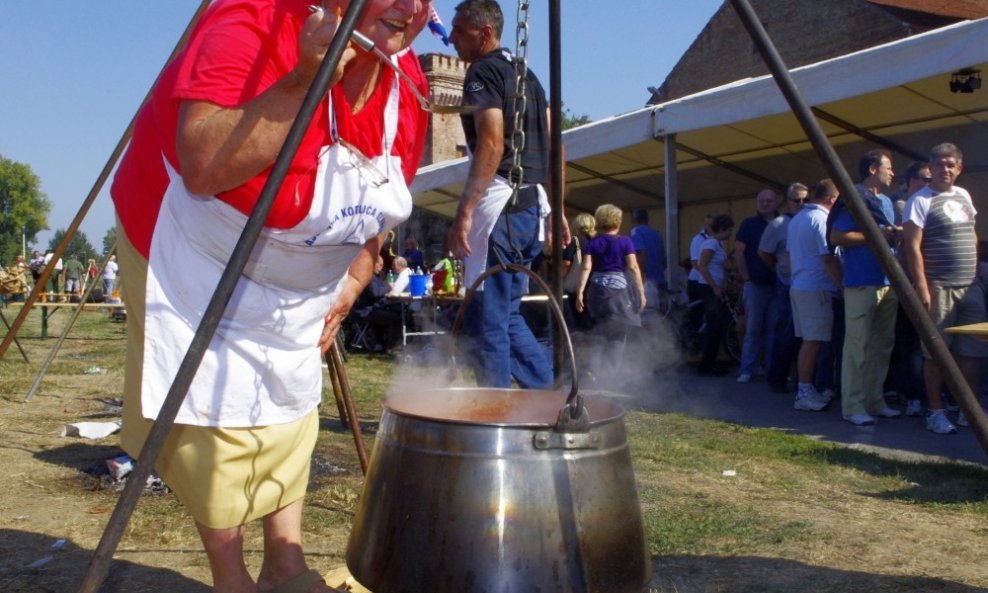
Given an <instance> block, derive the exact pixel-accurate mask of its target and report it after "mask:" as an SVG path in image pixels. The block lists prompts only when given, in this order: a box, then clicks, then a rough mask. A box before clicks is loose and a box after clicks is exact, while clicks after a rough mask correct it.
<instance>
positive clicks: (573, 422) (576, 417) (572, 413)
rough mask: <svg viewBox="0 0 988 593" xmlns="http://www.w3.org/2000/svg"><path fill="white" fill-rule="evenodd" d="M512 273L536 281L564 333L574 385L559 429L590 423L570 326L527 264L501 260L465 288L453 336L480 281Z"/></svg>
mask: <svg viewBox="0 0 988 593" xmlns="http://www.w3.org/2000/svg"><path fill="white" fill-rule="evenodd" d="M502 271H503V272H507V273H515V272H523V273H525V274H528V277H529V278H531V279H532V280H534V281H535V283H536V284H537V285H538V286H539V288H541V289H542V292H543V293H544V294H545V296H546V297H547V298H548V299H549V301H548V302H549V308H550V309H552V313H553V315H554V316H555V317H556V322H557V324H558V325H559V329H560V332H561V333H562V336H563V343H564V344H565V346H566V350H567V352H569V362H570V375H571V377H572V379H573V385H572V387H571V389H570V392H569V396H567V398H566V403H565V404H564V405H563V409H562V410H560V412H559V423H558V427H559V428H560V429H561V430H567V429H568V430H578V429H580V428H584V427H586V426H587V425H589V419H588V416H587V410H586V408H585V407H584V405H583V397H581V396H580V395H578V392H579V390H580V386H579V378H578V376H577V372H576V354H575V352H574V350H573V340H572V339H571V338H570V335H569V328H568V327H566V318H565V317H564V316H563V309H562V307H560V305H559V301H557V300H556V297H555V295H553V294H552V289H551V288H549V285H548V284H546V282H545V280H543V279H542V278H541V277H540V276H539V275H538V274H536V273H535V272H533V271H532V270H530V269H528V267H526V266H523V265H521V264H513V263H502V264H499V265H496V266H493V267H490V268H487V270H485V271H484V273H483V274H481V275H480V277H478V278H477V279H476V280H474V282H473V284H472V285H471V286H470V288H469V289H468V290H467V292H466V295H464V297H463V304H462V305H461V306H460V310H459V312H457V314H456V319H455V320H454V321H453V331H452V333H453V335H454V336H456V335H457V334H458V333H459V331H460V326H461V325H462V324H463V316H464V314H465V311H466V310H467V306H469V305H470V301H472V300H473V297H474V294H476V292H477V288H478V287H479V286H480V284H481V283H482V282H483V281H484V280H486V279H487V278H488V277H490V276H493V275H494V274H497V273H499V272H502Z"/></svg>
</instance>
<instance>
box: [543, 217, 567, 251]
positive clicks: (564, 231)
mask: <svg viewBox="0 0 988 593" xmlns="http://www.w3.org/2000/svg"><path fill="white" fill-rule="evenodd" d="M559 235H560V237H562V241H563V242H562V244H560V246H559V248H560V249H563V248H565V247H566V246H567V245H569V242H570V241H572V240H573V236H572V235H571V234H570V231H569V221H568V220H566V217H565V216H563V229H562V233H560V234H559ZM555 236H556V234H555V233H553V229H552V216H550V217H549V224H548V232H547V233H546V245H548V246H549V247H552V241H553V239H554V238H555Z"/></svg>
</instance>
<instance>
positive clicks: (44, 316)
mask: <svg viewBox="0 0 988 593" xmlns="http://www.w3.org/2000/svg"><path fill="white" fill-rule="evenodd" d="M7 306H8V307H11V308H15V307H23V306H24V303H7ZM80 306H81V307H82V309H83V310H84V311H86V310H96V311H100V310H107V311H112V310H114V309H125V308H126V306H127V305H125V304H124V303H54V302H50V301H49V302H44V303H43V302H40V301H38V302H35V303H34V308H40V309H41V339H42V340H45V339H47V338H48V318H49V317H50V316H51V314H50V313H49V312H48V309H53V310H54V311H57V310H58V309H63V308H66V307H70V308H73V309H75V308H78V307H80Z"/></svg>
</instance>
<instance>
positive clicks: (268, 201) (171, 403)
mask: <svg viewBox="0 0 988 593" xmlns="http://www.w3.org/2000/svg"><path fill="white" fill-rule="evenodd" d="M367 1H368V0H352V2H351V3H350V6H349V7H347V9H346V13H345V14H344V15H343V20H342V21H340V24H339V28H338V29H337V30H336V34H335V35H334V37H333V41H332V42H331V43H330V44H329V49H328V50H327V51H326V56H325V57H324V58H323V61H322V64H321V65H320V66H319V71H318V73H317V74H316V78H315V80H314V81H313V82H312V86H311V87H310V88H309V91H308V92H307V93H306V95H305V99H304V100H303V101H302V106H301V107H300V108H299V111H298V115H297V116H296V117H295V121H294V123H293V124H292V127H291V128H290V129H289V131H288V136H287V137H286V138H285V142H284V144H283V145H282V147H281V151H280V152H279V153H278V158H277V159H275V162H274V165H273V166H272V167H271V172H270V174H269V175H268V179H267V181H266V182H265V183H264V187H263V188H262V189H261V194H260V196H259V197H258V199H257V204H256V205H255V206H254V209H253V211H252V212H251V214H250V217H248V219H247V222H246V223H245V224H244V230H243V232H242V233H241V235H240V238H239V239H238V240H237V244H236V246H235V247H234V248H233V253H231V254H230V260H229V261H228V262H227V265H226V268H225V269H224V270H223V274H222V275H221V276H220V280H219V282H218V283H217V285H216V291H215V292H214V293H213V296H212V298H211V299H210V301H209V304H208V305H207V306H206V310H205V311H204V312H203V315H202V319H201V320H200V322H199V327H198V328H197V329H196V333H195V335H194V336H193V338H192V343H191V344H190V345H189V349H188V351H187V352H186V353H185V358H183V359H182V363H181V364H180V365H179V368H178V371H177V372H176V375H175V381H174V382H173V383H172V385H171V387H170V388H169V389H168V395H166V396H165V401H164V403H162V405H161V410H160V411H159V412H158V417H157V419H156V420H155V421H154V424H153V425H152V426H151V431H150V433H149V434H148V436H147V440H146V441H145V442H144V446H143V447H142V448H141V452H140V455H138V458H137V463H136V464H135V466H134V470H133V471H132V472H131V473H130V475H129V476H128V478H127V485H126V486H125V487H124V490H123V492H122V493H121V494H120V498H119V499H118V500H117V505H116V506H115V507H114V509H113V514H112V515H110V519H109V521H108V522H107V525H106V529H105V530H104V531H103V536H102V537H101V538H100V541H99V545H97V547H96V551H95V552H93V558H92V559H91V561H90V563H89V567H88V568H87V569H86V574H85V576H84V577H83V581H82V584H81V585H80V587H79V591H78V593H96V591H97V590H98V589H99V587H100V585H101V584H102V583H103V581H104V580H105V579H106V575H107V572H109V568H110V562H111V561H112V560H113V553H114V551H115V550H116V549H117V544H118V543H119V542H120V538H121V536H123V532H124V529H126V527H127V523H128V521H129V520H130V515H131V513H132V512H133V510H134V507H135V506H136V505H137V500H138V499H139V498H140V496H141V492H142V491H143V490H144V484H145V482H146V481H147V479H148V477H149V476H150V475H151V470H152V468H153V467H154V463H155V461H156V460H157V458H158V454H159V453H160V452H161V449H162V448H163V447H164V444H165V439H166V438H167V437H168V433H169V432H170V431H171V427H172V425H173V424H174V423H175V418H176V416H178V411H179V408H181V406H182V402H183V401H184V400H185V394H186V393H187V392H188V390H189V387H190V386H191V385H192V380H193V378H194V377H195V374H196V371H197V370H198V369H199V364H200V363H201V362H202V359H203V357H204V356H205V354H206V350H207V349H208V348H209V343H210V341H212V339H213V334H215V333H216V328H217V327H218V326H219V323H220V320H221V319H222V316H223V312H224V311H225V310H226V306H227V304H228V303H229V301H230V298H232V296H233V291H234V289H235V288H236V286H237V283H238V282H239V280H240V277H241V275H242V274H243V271H244V268H245V267H246V266H247V259H248V257H249V256H250V252H251V250H252V249H253V248H254V245H255V244H256V243H257V238H258V237H259V236H260V233H261V230H262V229H263V228H264V221H265V220H266V219H267V217H268V213H269V212H270V211H271V206H272V205H273V204H274V199H275V197H277V195H278V190H279V188H280V187H281V184H282V182H283V181H284V180H285V176H286V175H287V173H288V169H289V167H290V166H291V163H292V159H293V158H294V157H295V153H296V151H297V150H298V147H299V145H300V144H301V143H302V136H303V135H304V134H305V131H306V130H307V129H308V127H309V123H310V122H311V121H312V116H313V115H314V114H315V112H316V109H317V108H318V107H319V103H320V101H321V100H322V98H323V96H324V95H325V94H326V91H327V90H328V89H329V83H330V80H331V79H332V76H333V72H334V71H335V70H336V66H337V65H338V64H339V62H340V58H341V57H342V56H343V50H344V49H346V47H347V45H348V44H349V43H350V36H351V35H352V34H353V31H354V29H355V28H356V25H357V19H358V18H359V17H360V15H361V14H362V13H363V12H364V7H365V6H366V5H367Z"/></svg>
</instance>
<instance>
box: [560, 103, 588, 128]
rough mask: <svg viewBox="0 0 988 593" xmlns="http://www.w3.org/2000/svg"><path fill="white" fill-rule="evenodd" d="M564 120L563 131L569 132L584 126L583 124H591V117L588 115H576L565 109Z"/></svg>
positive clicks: (562, 115)
mask: <svg viewBox="0 0 988 593" xmlns="http://www.w3.org/2000/svg"><path fill="white" fill-rule="evenodd" d="M561 117H562V120H563V129H564V130H568V129H570V128H576V127H578V126H582V125H583V124H588V123H590V116H589V115H587V114H586V113H581V114H580V115H574V114H573V112H572V111H570V110H569V109H565V108H564V109H563V112H562V114H561Z"/></svg>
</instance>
